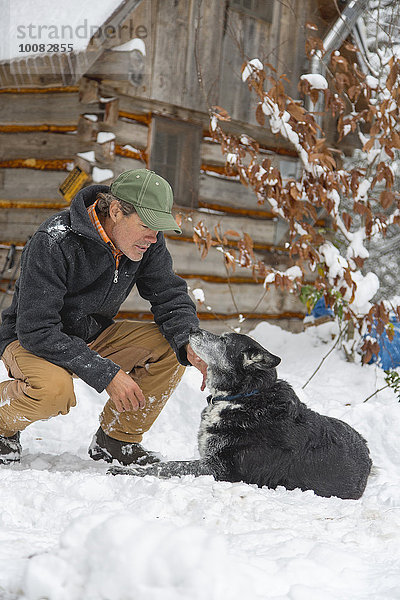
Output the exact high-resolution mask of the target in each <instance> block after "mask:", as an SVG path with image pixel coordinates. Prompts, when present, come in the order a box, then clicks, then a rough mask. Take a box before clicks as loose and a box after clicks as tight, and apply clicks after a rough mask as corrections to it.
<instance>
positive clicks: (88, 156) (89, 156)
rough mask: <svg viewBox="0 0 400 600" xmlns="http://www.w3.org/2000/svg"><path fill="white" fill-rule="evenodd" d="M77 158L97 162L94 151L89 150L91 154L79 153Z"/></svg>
mask: <svg viewBox="0 0 400 600" xmlns="http://www.w3.org/2000/svg"><path fill="white" fill-rule="evenodd" d="M77 156H79V157H80V158H83V159H84V160H87V161H88V162H90V163H94V162H96V157H95V153H94V150H89V152H77Z"/></svg>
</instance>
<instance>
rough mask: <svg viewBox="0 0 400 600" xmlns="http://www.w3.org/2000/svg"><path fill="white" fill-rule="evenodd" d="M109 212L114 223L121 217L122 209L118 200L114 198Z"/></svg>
mask: <svg viewBox="0 0 400 600" xmlns="http://www.w3.org/2000/svg"><path fill="white" fill-rule="evenodd" d="M108 213H109V215H110V219H111V220H112V222H113V223H116V222H117V221H118V220H119V219H120V215H121V214H122V211H121V207H120V204H119V202H118V200H112V202H111V204H110V206H109V209H108Z"/></svg>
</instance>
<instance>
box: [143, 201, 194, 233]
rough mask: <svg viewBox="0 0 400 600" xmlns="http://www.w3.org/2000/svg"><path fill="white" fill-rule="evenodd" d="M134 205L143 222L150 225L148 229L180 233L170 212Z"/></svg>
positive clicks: (180, 230)
mask: <svg viewBox="0 0 400 600" xmlns="http://www.w3.org/2000/svg"><path fill="white" fill-rule="evenodd" d="M134 206H135V210H136V212H137V214H138V215H139V217H140V218H141V219H142V221H143V223H144V224H145V225H147V227H150V229H153V230H154V231H175V233H178V234H181V233H182V229H181V228H180V227H179V225H178V223H177V222H176V221H175V219H174V217H173V216H172V215H171V214H170V213H166V212H161V211H158V210H151V209H150V208H145V207H143V206H137V205H134Z"/></svg>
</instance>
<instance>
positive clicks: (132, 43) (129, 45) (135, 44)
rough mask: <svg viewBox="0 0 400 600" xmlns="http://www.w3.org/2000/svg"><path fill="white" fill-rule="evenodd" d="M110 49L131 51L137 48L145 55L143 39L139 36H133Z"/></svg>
mask: <svg viewBox="0 0 400 600" xmlns="http://www.w3.org/2000/svg"><path fill="white" fill-rule="evenodd" d="M111 50H112V51H113V52H132V50H138V51H139V52H140V53H141V54H143V56H146V46H145V43H144V41H143V40H141V39H140V38H134V39H133V40H129V42H126V43H125V44H121V45H120V46H114V47H113V48H111Z"/></svg>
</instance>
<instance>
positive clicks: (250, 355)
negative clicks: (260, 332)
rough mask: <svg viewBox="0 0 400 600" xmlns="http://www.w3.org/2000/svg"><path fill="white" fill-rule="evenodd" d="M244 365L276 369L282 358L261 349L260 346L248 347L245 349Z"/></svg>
mask: <svg viewBox="0 0 400 600" xmlns="http://www.w3.org/2000/svg"><path fill="white" fill-rule="evenodd" d="M242 354H243V366H244V367H249V366H252V367H255V368H256V369H274V368H275V367H276V366H277V365H279V363H280V362H281V359H280V358H279V356H275V355H274V354H271V352H268V350H265V349H264V348H263V349H262V350H259V349H258V348H247V349H246V350H243V353H242Z"/></svg>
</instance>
